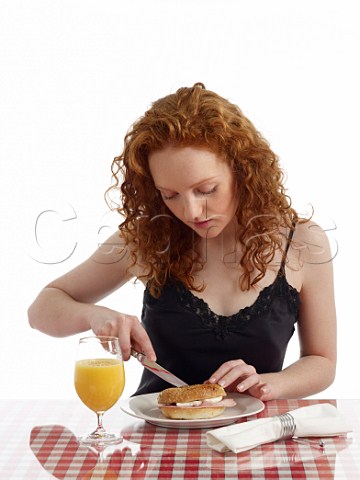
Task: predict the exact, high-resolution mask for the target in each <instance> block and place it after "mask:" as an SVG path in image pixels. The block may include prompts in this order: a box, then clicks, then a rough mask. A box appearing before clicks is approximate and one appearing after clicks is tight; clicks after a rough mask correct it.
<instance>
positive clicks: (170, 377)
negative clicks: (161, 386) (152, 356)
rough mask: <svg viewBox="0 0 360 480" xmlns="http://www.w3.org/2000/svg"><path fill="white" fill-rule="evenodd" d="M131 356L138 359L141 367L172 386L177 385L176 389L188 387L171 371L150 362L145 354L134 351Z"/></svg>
mask: <svg viewBox="0 0 360 480" xmlns="http://www.w3.org/2000/svg"><path fill="white" fill-rule="evenodd" d="M131 355H132V356H133V357H134V358H136V360H138V361H139V362H140V363H141V365H143V366H144V367H145V368H147V369H148V370H150V372H152V373H154V374H155V375H157V376H158V377H160V378H162V379H163V380H165V382H168V383H170V384H171V385H175V387H185V386H187V385H188V384H187V383H185V382H184V381H183V380H180V378H178V377H176V376H175V375H174V374H173V373H171V372H169V370H166V369H165V368H164V367H161V366H160V365H159V364H158V363H156V362H152V361H150V360H148V359H147V358H146V356H145V355H144V354H143V353H139V352H137V351H136V350H134V349H132V350H131Z"/></svg>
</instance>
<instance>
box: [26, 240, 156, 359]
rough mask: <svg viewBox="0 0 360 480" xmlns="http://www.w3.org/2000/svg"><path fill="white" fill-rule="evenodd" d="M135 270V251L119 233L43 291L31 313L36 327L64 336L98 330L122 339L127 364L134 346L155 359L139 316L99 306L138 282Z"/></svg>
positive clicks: (32, 323)
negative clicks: (132, 252) (133, 280)
mask: <svg viewBox="0 0 360 480" xmlns="http://www.w3.org/2000/svg"><path fill="white" fill-rule="evenodd" d="M130 265H131V259H130V254H129V251H128V249H127V247H125V246H124V245H122V244H121V238H120V236H119V232H117V233H115V234H114V235H113V236H112V237H110V239H109V240H108V241H107V242H106V243H105V244H104V245H103V246H101V247H100V248H99V249H98V250H97V251H96V252H95V253H94V254H93V255H92V256H91V257H90V258H89V259H87V260H86V261H85V262H83V263H82V264H81V265H79V266H77V267H76V268H74V269H73V270H71V271H70V272H68V273H66V274H65V275H63V276H61V277H59V278H58V279H56V280H54V281H53V282H51V283H50V284H49V285H47V286H46V287H45V288H44V289H43V290H42V291H41V292H40V294H39V295H38V297H37V298H36V299H35V301H34V302H33V304H32V305H31V306H30V307H29V309H28V317H29V323H30V325H31V327H33V328H36V329H38V330H40V331H41V332H43V333H46V334H48V335H52V336H59V337H61V336H67V335H72V334H75V333H80V332H84V331H87V330H89V329H92V330H93V332H94V333H95V334H96V335H115V336H118V337H119V341H120V346H121V349H122V353H123V356H124V359H125V360H127V359H128V358H129V355H130V349H131V346H133V347H134V348H137V349H139V350H140V351H144V353H146V355H148V356H149V357H150V358H155V353H154V350H153V348H152V346H151V342H150V340H149V338H148V336H147V334H146V332H145V330H144V328H143V327H142V326H141V324H140V322H139V320H138V319H137V318H136V317H134V316H133V315H127V314H124V313H120V312H117V311H114V310H111V309H108V308H106V307H103V306H99V305H95V303H96V302H98V301H99V300H101V299H102V298H104V297H106V296H107V295H109V294H110V293H112V292H113V291H115V290H117V289H118V288H120V287H121V286H122V285H124V284H125V283H126V282H127V281H128V280H130V279H131V278H132V275H131V274H129V273H128V268H129V266H130Z"/></svg>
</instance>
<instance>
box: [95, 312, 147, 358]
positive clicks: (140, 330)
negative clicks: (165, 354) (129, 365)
mask: <svg viewBox="0 0 360 480" xmlns="http://www.w3.org/2000/svg"><path fill="white" fill-rule="evenodd" d="M87 318H88V321H89V325H90V328H91V329H92V331H93V332H94V334H95V335H110V336H114V337H118V338H119V344H120V348H121V352H122V356H123V359H124V360H129V358H130V355H131V349H132V348H134V349H135V350H136V351H138V352H141V353H144V354H145V355H146V357H147V358H148V359H149V360H152V361H155V360H156V354H155V351H154V349H153V346H152V344H151V341H150V338H149V336H148V334H147V333H146V331H145V329H144V327H143V326H142V325H141V323H140V321H139V319H138V318H137V317H136V316H134V315H127V314H125V313H120V312H116V311H115V310H111V309H109V308H106V307H102V306H98V305H93V306H92V308H90V309H89V311H88V313H87Z"/></svg>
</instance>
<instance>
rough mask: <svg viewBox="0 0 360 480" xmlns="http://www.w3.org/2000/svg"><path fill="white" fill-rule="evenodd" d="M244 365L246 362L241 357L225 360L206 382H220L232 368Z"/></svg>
mask: <svg viewBox="0 0 360 480" xmlns="http://www.w3.org/2000/svg"><path fill="white" fill-rule="evenodd" d="M242 365H246V363H245V362H244V361H243V360H241V359H238V360H230V361H228V362H225V363H223V364H222V365H221V366H220V367H219V368H218V369H217V370H216V371H215V372H214V373H213V374H212V375H211V377H210V378H209V379H208V380H207V381H206V383H219V381H220V380H221V379H223V378H224V377H225V376H226V375H227V374H228V373H229V372H231V370H233V369H234V368H235V367H238V366H242Z"/></svg>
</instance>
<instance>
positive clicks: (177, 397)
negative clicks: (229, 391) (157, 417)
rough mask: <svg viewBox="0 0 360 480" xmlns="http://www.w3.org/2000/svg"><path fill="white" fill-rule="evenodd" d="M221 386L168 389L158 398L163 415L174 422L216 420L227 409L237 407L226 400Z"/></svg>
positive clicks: (232, 401)
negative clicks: (203, 419)
mask: <svg viewBox="0 0 360 480" xmlns="http://www.w3.org/2000/svg"><path fill="white" fill-rule="evenodd" d="M224 397H226V392H225V390H224V389H223V387H222V386H221V385H218V384H216V383H204V384H198V385H188V386H185V387H172V388H167V389H165V390H163V391H162V392H160V393H159V395H158V397H157V402H158V406H159V408H160V410H161V412H162V414H163V415H164V416H165V417H167V418H170V419H172V420H195V419H202V418H214V417H217V416H218V415H221V414H222V413H223V411H224V410H225V408H226V407H228V406H234V405H236V402H235V401H234V400H230V399H226V400H224Z"/></svg>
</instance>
